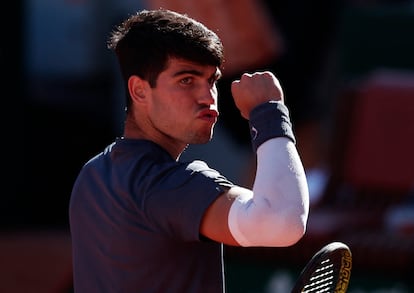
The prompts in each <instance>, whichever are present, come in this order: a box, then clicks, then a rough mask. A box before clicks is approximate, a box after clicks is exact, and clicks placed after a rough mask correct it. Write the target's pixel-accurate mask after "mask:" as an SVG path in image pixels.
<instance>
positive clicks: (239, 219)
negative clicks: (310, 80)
mask: <svg viewBox="0 0 414 293" xmlns="http://www.w3.org/2000/svg"><path fill="white" fill-rule="evenodd" d="M231 89H232V94H233V98H234V101H235V104H236V106H237V107H238V109H239V110H240V113H241V115H242V116H243V117H244V118H246V119H249V124H250V129H251V135H252V145H253V149H254V150H255V151H256V154H257V170H256V177H255V180H254V184H253V188H252V190H249V189H246V188H242V187H233V188H231V189H230V190H228V191H227V192H226V193H224V194H222V195H221V196H220V197H219V198H218V199H217V200H216V201H215V202H214V203H213V204H212V205H211V206H210V207H209V209H208V210H207V212H206V213H205V215H204V218H203V221H202V225H201V228H200V232H201V233H202V234H203V235H205V236H206V237H208V238H210V239H213V240H215V241H219V242H223V243H225V244H228V245H241V246H289V245H293V244H294V243H296V242H297V241H299V240H300V239H301V237H302V236H303V235H304V233H305V231H306V223H307V218H308V213H309V194H308V186H307V182H306V177H305V172H304V168H303V165H302V162H301V159H300V156H299V154H298V152H297V149H296V147H295V137H294V134H293V131H292V126H291V122H290V120H289V112H288V109H287V108H286V106H285V105H284V97H283V91H282V88H281V86H280V84H279V81H278V80H277V78H276V77H275V76H274V75H273V74H272V73H271V72H267V71H266V72H257V73H254V74H244V75H242V77H241V79H240V80H236V81H234V82H233V83H232V88H231Z"/></svg>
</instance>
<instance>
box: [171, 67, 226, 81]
mask: <svg viewBox="0 0 414 293" xmlns="http://www.w3.org/2000/svg"><path fill="white" fill-rule="evenodd" d="M184 74H192V75H195V76H203V72H201V71H199V70H195V69H188V70H187V69H186V70H180V71H177V72H176V73H174V74H173V77H177V76H180V75H184ZM221 76H222V74H221V71H220V70H219V69H217V70H216V71H215V72H214V73H213V74H212V75H210V76H209V79H211V78H214V79H215V80H218V79H219V78H220V77H221Z"/></svg>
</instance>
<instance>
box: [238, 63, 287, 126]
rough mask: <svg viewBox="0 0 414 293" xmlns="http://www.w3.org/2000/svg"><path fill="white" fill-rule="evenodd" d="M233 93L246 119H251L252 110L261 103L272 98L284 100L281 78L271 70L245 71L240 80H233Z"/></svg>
mask: <svg viewBox="0 0 414 293" xmlns="http://www.w3.org/2000/svg"><path fill="white" fill-rule="evenodd" d="M231 93H232V95H233V99H234V102H235V104H236V107H237V108H238V109H239V110H240V113H241V115H242V116H243V117H244V118H246V119H249V115H250V112H251V110H253V108H255V107H256V106H258V105H260V104H263V103H265V102H268V101H270V100H273V101H282V102H283V101H284V97H283V90H282V87H281V86H280V83H279V80H278V79H277V78H276V76H275V75H274V74H273V73H272V72H270V71H263V72H255V73H253V74H249V73H244V74H243V75H242V76H241V78H240V80H235V81H233V82H232V84H231Z"/></svg>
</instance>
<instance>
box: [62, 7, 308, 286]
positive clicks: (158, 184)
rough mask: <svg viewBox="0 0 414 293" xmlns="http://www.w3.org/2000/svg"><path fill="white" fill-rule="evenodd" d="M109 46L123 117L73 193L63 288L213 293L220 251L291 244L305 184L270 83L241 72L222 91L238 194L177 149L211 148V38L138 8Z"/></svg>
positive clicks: (303, 211)
mask: <svg viewBox="0 0 414 293" xmlns="http://www.w3.org/2000/svg"><path fill="white" fill-rule="evenodd" d="M258 33H259V32H258ZM109 48H111V49H113V51H114V52H115V54H116V56H117V58H118V61H119V65H120V71H121V73H122V76H123V79H124V86H125V92H126V118H125V124H124V131H123V134H122V136H120V137H118V138H115V139H114V142H113V143H111V144H110V145H108V146H107V147H106V148H105V149H104V150H103V151H102V152H101V153H99V154H97V155H96V156H94V157H93V158H91V159H90V160H89V161H88V162H87V163H86V164H85V165H84V166H83V168H82V170H81V171H80V174H79V175H78V177H77V179H76V182H75V183H74V186H73V191H72V195H71V199H70V208H69V210H70V229H71V236H72V245H73V271H74V290H75V292H76V293H93V292H99V293H103V292H122V293H129V292H135V293H136V292H141V293H142V292H163V293H166V292H177V293H178V292H179V293H183V292H225V287H226V286H225V279H224V269H223V254H222V252H223V244H224V245H237V246H244V247H258V246H263V247H285V246H290V245H293V244H295V243H296V242H297V241H298V240H300V239H301V237H302V236H303V235H304V233H305V230H306V223H307V218H308V209H309V199H308V187H307V182H306V178H305V173H304V169H303V166H302V162H301V159H300V156H299V154H298V152H297V149H296V147H295V136H294V133H293V129H292V124H291V121H290V118H289V111H288V109H287V107H286V106H285V105H284V97H283V91H282V88H281V86H280V84H279V81H278V79H277V78H276V77H275V76H274V75H273V74H272V73H271V72H267V71H263V72H254V73H250V74H249V73H245V74H243V75H242V76H241V77H240V79H239V80H235V81H234V82H233V83H232V85H231V91H232V95H233V98H234V101H235V104H236V106H237V108H238V109H239V110H240V113H241V115H242V116H243V117H244V118H246V119H248V120H249V124H250V127H251V135H252V148H253V150H254V152H256V154H257V170H256V177H255V181H254V186H253V188H252V189H251V190H250V189H247V188H244V187H242V186H237V185H236V184H235V183H233V182H230V180H228V179H227V178H226V177H225V176H224V175H223V174H221V173H220V172H219V171H217V170H214V169H212V168H210V167H209V166H208V165H207V163H205V162H203V161H193V162H183V161H180V154H181V153H182V152H183V151H184V150H185V149H186V147H187V146H188V145H189V144H204V143H207V142H209V141H210V140H211V138H212V135H213V129H214V125H215V124H216V122H217V119H218V116H219V111H218V108H217V102H218V101H217V100H218V92H217V88H216V83H217V81H218V80H219V79H220V76H221V72H222V70H223V67H222V66H223V64H224V63H225V62H224V60H223V46H222V43H221V41H220V39H219V38H218V36H217V35H216V34H215V33H214V32H213V31H211V30H210V29H208V28H206V27H205V26H204V25H203V24H201V23H200V22H198V21H196V20H194V19H192V18H189V17H188V16H186V15H182V14H178V13H175V12H173V11H169V10H162V9H160V10H143V11H139V12H137V13H135V14H133V15H131V16H129V17H128V18H127V19H125V20H124V21H123V22H122V23H121V24H120V25H119V26H117V27H116V29H114V31H112V32H111V35H110V38H109Z"/></svg>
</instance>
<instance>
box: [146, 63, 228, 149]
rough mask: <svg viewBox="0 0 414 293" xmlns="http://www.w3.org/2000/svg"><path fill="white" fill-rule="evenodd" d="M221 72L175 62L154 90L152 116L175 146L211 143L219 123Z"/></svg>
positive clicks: (206, 67) (151, 107) (156, 124)
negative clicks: (218, 85)
mask: <svg viewBox="0 0 414 293" xmlns="http://www.w3.org/2000/svg"><path fill="white" fill-rule="evenodd" d="M220 75H221V73H220V70H219V69H218V68H217V67H215V66H203V65H200V64H197V63H193V62H190V61H187V60H183V59H176V58H171V59H170V61H169V64H168V66H167V68H166V69H165V70H164V71H163V72H161V73H160V75H159V76H158V79H157V83H156V87H155V88H152V89H151V97H152V98H151V102H150V104H149V107H148V111H149V113H148V115H149V119H150V120H151V123H152V125H153V127H154V128H155V130H156V131H158V132H159V134H161V135H163V136H165V138H166V139H168V140H172V141H174V142H179V143H182V144H183V145H186V144H200V143H206V142H208V141H209V140H210V139H211V137H212V135H213V128H214V125H215V123H216V122H217V117H218V107H217V95H218V94H217V87H216V82H217V80H218V79H219V78H220Z"/></svg>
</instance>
